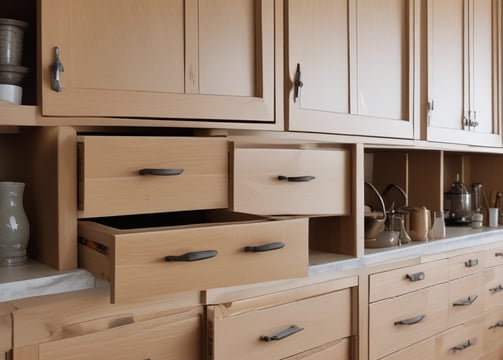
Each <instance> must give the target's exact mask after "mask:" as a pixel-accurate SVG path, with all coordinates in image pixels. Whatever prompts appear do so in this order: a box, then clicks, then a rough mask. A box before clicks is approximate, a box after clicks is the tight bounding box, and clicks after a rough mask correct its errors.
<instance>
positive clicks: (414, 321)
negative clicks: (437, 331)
mask: <svg viewBox="0 0 503 360" xmlns="http://www.w3.org/2000/svg"><path fill="white" fill-rule="evenodd" d="M425 317H426V315H419V316H415V317H413V318H410V319H405V320H399V321H395V325H414V324H418V323H420V322H421V321H423V319H424V318H425Z"/></svg>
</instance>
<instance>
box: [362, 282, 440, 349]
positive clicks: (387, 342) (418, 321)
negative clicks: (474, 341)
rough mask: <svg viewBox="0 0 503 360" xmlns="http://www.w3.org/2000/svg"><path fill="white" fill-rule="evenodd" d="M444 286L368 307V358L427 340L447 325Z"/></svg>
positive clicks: (437, 286)
mask: <svg viewBox="0 0 503 360" xmlns="http://www.w3.org/2000/svg"><path fill="white" fill-rule="evenodd" d="M447 291H448V285H447V284H440V285H436V286H433V287H430V288H427V289H423V290H420V291H417V292H414V293H411V294H407V295H402V296H399V297H396V298H392V299H387V300H382V301H379V302H376V303H373V304H370V306H369V308H370V309H369V354H370V359H378V358H380V357H382V356H385V355H388V354H390V353H392V352H395V351H397V350H400V349H402V348H405V347H407V346H409V345H412V344H414V343H416V342H418V341H421V340H423V339H426V338H427V337H428V336H431V334H435V333H437V332H439V331H442V330H444V329H445V327H446V325H447Z"/></svg>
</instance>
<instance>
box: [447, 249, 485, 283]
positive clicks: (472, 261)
mask: <svg viewBox="0 0 503 360" xmlns="http://www.w3.org/2000/svg"><path fill="white" fill-rule="evenodd" d="M484 262H485V254H484V252H483V251H478V252H473V253H469V254H463V255H458V256H455V257H452V258H449V279H450V280H452V279H457V278H460V277H462V276H466V275H470V274H474V273H476V272H477V271H481V270H482V269H483V268H484Z"/></svg>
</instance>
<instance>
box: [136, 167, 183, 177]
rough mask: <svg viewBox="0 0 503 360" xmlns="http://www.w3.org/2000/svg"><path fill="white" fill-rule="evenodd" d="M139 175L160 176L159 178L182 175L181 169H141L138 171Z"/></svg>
mask: <svg viewBox="0 0 503 360" xmlns="http://www.w3.org/2000/svg"><path fill="white" fill-rule="evenodd" d="M138 173H139V174H140V175H160V176H171V175H180V174H181V173H183V169H176V168H173V169H141V170H138Z"/></svg>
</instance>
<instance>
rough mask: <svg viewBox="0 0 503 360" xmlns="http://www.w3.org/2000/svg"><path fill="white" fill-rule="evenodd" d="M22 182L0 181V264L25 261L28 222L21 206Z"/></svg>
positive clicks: (7, 264)
mask: <svg viewBox="0 0 503 360" xmlns="http://www.w3.org/2000/svg"><path fill="white" fill-rule="evenodd" d="M24 186H25V184H24V183H20V182H0V266H13V265H21V264H24V263H25V262H26V259H27V257H26V246H27V245H28V240H29V238H30V224H29V222H28V218H27V217H26V213H25V211H24V207H23V193H24Z"/></svg>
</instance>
